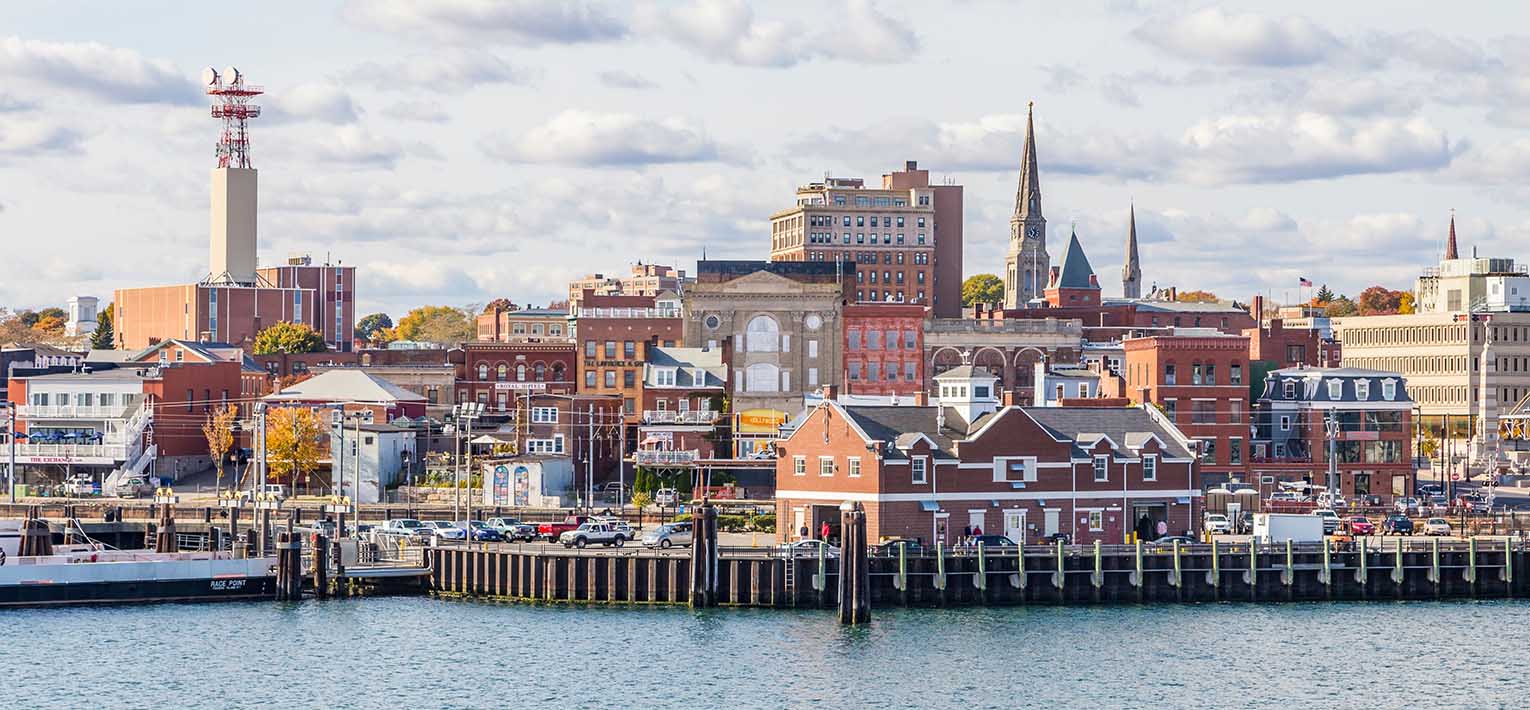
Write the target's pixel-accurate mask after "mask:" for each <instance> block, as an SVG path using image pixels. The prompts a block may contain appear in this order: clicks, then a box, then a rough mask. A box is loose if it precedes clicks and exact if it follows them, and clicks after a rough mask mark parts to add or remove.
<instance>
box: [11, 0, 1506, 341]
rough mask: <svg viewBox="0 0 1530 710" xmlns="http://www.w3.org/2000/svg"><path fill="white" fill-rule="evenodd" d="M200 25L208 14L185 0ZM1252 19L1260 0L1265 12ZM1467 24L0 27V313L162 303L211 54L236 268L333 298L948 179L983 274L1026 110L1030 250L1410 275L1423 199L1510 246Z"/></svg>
mask: <svg viewBox="0 0 1530 710" xmlns="http://www.w3.org/2000/svg"><path fill="white" fill-rule="evenodd" d="M214 6H216V7H214ZM1277 7H1278V9H1276V8H1277ZM1525 15H1526V13H1525V11H1524V10H1522V9H1516V8H1514V6H1513V5H1510V4H1503V3H1443V4H1442V3H1438V2H1421V1H1417V2H1416V1H1411V0H1409V1H1397V0H1391V1H1388V2H1369V3H1362V2H1347V3H1335V2H1332V1H1331V0H1328V1H1325V2H1304V1H1301V0H1296V1H1291V2H1285V3H1280V4H1278V6H1276V5H1271V4H1269V3H1252V2H1250V3H1220V4H1202V3H1179V2H1164V3H1153V2H1131V1H1129V0H1115V1H1110V0H1103V1H1100V2H1078V3H1056V2H998V1H995V2H985V1H979V0H971V1H965V2H955V3H950V4H946V3H929V2H894V1H893V0H817V1H803V2H786V1H773V2H769V3H763V2H762V3H751V4H746V3H743V2H735V1H732V0H700V1H697V2H644V1H642V0H639V1H638V2H614V1H613V2H602V1H601V0H566V1H563V2H559V1H555V0H506V1H504V2H489V0H378V1H375V2H334V1H332V0H305V1H304V2H277V1H268V2H262V3H248V4H245V5H229V4H224V3H207V4H203V5H187V4H184V3H180V2H170V1H163V2H153V1H149V2H135V3H117V2H105V1H102V2H95V3H89V2H80V3H54V4H48V5H38V4H31V3H7V4H4V5H0V238H3V244H4V246H5V249H4V251H3V256H0V306H10V307H41V306H46V305H53V304H61V303H62V302H63V300H64V299H65V298H67V297H68V296H70V295H72V294H94V295H99V296H102V297H105V298H110V296H111V291H112V289H113V288H117V287H122V286H137V285H150V284H161V283H176V282H185V281H191V280H195V279H197V278H199V277H201V276H203V275H204V274H205V273H206V270H207V248H206V239H207V214H206V210H207V203H208V196H207V170H208V169H209V168H210V167H212V165H213V144H214V142H215V140H216V138H217V132H218V125H217V123H216V122H215V121H213V120H212V119H211V118H209V117H208V111H207V108H206V106H207V103H208V102H207V100H206V97H205V96H203V95H201V93H200V89H199V86H198V75H199V73H200V70H201V69H202V68H203V67H205V66H209V65H213V66H217V67H222V66H225V65H228V64H234V65H237V66H239V67H240V68H241V69H242V70H243V71H244V73H245V74H246V75H247V76H248V77H249V78H250V79H251V81H253V82H255V83H258V84H261V85H263V86H264V87H265V88H266V91H267V92H268V93H267V95H266V96H265V97H263V100H262V101H261V104H262V105H263V106H264V107H265V115H264V116H262V117H261V118H259V119H257V120H256V121H254V122H253V136H252V145H253V155H254V163H255V166H256V167H258V168H260V170H261V215H260V220H261V221H260V247H261V261H262V263H274V262H276V261H279V260H281V259H283V258H285V257H286V256H287V255H288V254H289V253H293V252H309V253H312V254H313V255H315V256H316V257H318V258H320V259H322V258H324V257H325V255H329V257H330V258H331V259H334V260H339V261H342V262H344V263H346V264H355V265H358V266H359V267H360V268H361V271H360V273H361V276H360V284H359V286H360V289H361V292H360V300H361V304H360V309H359V310H358V312H361V313H365V312H369V311H373V310H386V311H389V312H392V313H393V314H394V315H395V316H397V315H400V314H402V313H403V311H405V310H407V309H408V308H409V307H411V306H413V305H418V304H421V303H448V304H459V305H460V304H466V303H482V302H484V301H487V300H489V299H491V298H494V297H499V296H505V297H509V298H511V299H513V300H515V301H516V302H518V303H528V302H530V303H545V302H546V301H548V300H549V299H552V298H555V297H558V296H559V294H561V293H563V292H564V289H565V284H566V282H567V281H568V280H569V279H570V278H572V277H575V276H577V275H580V274H583V273H587V272H592V271H602V272H605V273H613V272H623V271H625V270H626V269H627V267H628V265H629V264H630V263H631V262H634V261H638V260H642V261H647V262H659V263H678V264H680V265H682V266H684V267H686V268H688V269H690V268H694V262H695V260H696V259H697V257H699V256H700V254H701V252H702V249H703V248H705V249H706V251H707V253H708V254H709V255H711V256H713V257H726V258H765V257H766V255H767V249H768V224H767V221H766V217H767V215H768V214H769V213H770V212H771V211H772V210H774V209H778V208H780V207H784V206H787V205H789V204H790V203H791V200H792V194H793V189H794V187H795V186H796V185H797V184H799V183H804V182H807V181H809V180H812V179H816V178H819V177H822V176H823V175H824V174H825V173H832V174H834V175H841V176H843V175H861V176H866V177H869V178H873V179H875V178H876V176H878V175H880V174H881V173H882V172H885V171H887V170H889V169H891V168H894V167H896V166H899V165H901V164H902V161H904V160H909V159H917V160H918V161H919V162H920V164H921V165H922V166H925V167H928V168H930V169H932V171H933V173H934V175H935V176H936V177H937V179H942V180H944V179H950V180H953V181H956V182H959V183H960V184H963V185H965V186H966V190H967V199H966V210H967V213H966V239H967V243H966V250H965V258H966V271H967V273H968V274H973V273H980V272H984V271H989V272H992V271H998V270H999V269H1000V267H1001V265H1002V258H1003V253H1004V249H1005V240H1006V239H1007V234H1008V217H1009V213H1010V210H1011V207H1012V204H1011V202H1012V200H1013V196H1014V190H1015V180H1016V171H1017V168H1018V156H1019V150H1020V141H1021V133H1020V131H1021V130H1022V128H1023V125H1024V114H1025V107H1026V103H1027V102H1028V101H1035V103H1036V123H1037V134H1038V135H1037V143H1038V154H1039V156H1040V163H1041V180H1042V193H1043V196H1044V211H1045V214H1046V216H1047V217H1048V219H1049V221H1050V240H1049V244H1050V246H1051V249H1052V253H1053V255H1054V258H1055V257H1056V256H1057V255H1058V254H1060V252H1061V250H1062V245H1063V244H1064V243H1065V242H1066V239H1067V233H1068V229H1069V226H1070V224H1076V225H1077V226H1076V229H1077V231H1078V234H1079V237H1080V239H1081V240H1082V241H1083V243H1084V246H1085V248H1086V249H1087V251H1088V253H1089V256H1090V258H1091V261H1092V262H1093V264H1094V266H1095V268H1096V270H1097V271H1098V272H1099V273H1100V274H1101V277H1102V278H1101V280H1102V282H1104V283H1105V288H1106V293H1107V294H1110V293H1111V292H1117V293H1119V289H1120V286H1119V277H1118V272H1119V268H1120V263H1121V250H1122V246H1123V242H1124V238H1125V231H1126V226H1125V225H1126V214H1127V205H1128V203H1129V202H1131V201H1133V200H1135V202H1136V206H1137V219H1138V230H1139V234H1140V236H1141V238H1142V240H1143V242H1144V243H1143V253H1142V257H1143V269H1144V273H1145V280H1146V281H1147V282H1149V283H1152V282H1157V283H1160V284H1173V285H1177V286H1179V287H1180V288H1181V289H1182V290H1187V289H1192V288H1201V289H1207V290H1211V291H1214V292H1216V293H1218V294H1221V295H1223V296H1227V297H1238V298H1246V297H1247V296H1249V295H1251V294H1253V293H1255V292H1265V291H1269V292H1272V293H1273V294H1274V295H1275V296H1276V297H1277V298H1280V297H1281V296H1282V295H1283V294H1285V293H1286V292H1288V291H1291V290H1292V289H1293V288H1294V285H1295V283H1296V281H1297V278H1298V277H1299V276H1305V277H1307V278H1310V279H1312V280H1314V281H1316V282H1319V283H1328V284H1331V285H1333V286H1334V287H1335V289H1336V290H1340V291H1345V292H1350V293H1353V292H1356V291H1358V290H1360V289H1362V288H1364V287H1365V286H1367V285H1370V284H1372V283H1378V282H1379V283H1384V284H1387V285H1389V286H1392V287H1394V288H1402V287H1408V286H1411V283H1412V278H1413V275H1414V274H1416V273H1417V271H1418V270H1419V269H1420V268H1421V267H1423V266H1426V265H1428V264H1431V263H1432V262H1433V261H1434V259H1435V258H1437V256H1438V254H1439V251H1440V249H1441V244H1442V241H1443V238H1444V235H1445V229H1446V223H1447V220H1448V219H1449V215H1450V210H1451V209H1455V210H1456V211H1457V215H1458V232H1459V234H1460V237H1461V239H1462V240H1463V248H1470V247H1472V246H1476V247H1480V249H1481V250H1482V251H1483V253H1484V254H1487V253H1492V254H1503V255H1509V256H1515V257H1526V258H1530V254H1524V253H1521V251H1520V249H1519V247H1521V246H1522V245H1525V244H1530V240H1527V237H1530V215H1527V213H1526V210H1525V209H1524V207H1523V205H1525V204H1526V198H1527V197H1530V191H1527V190H1526V189H1525V188H1524V187H1523V182H1524V181H1523V180H1522V176H1523V175H1525V174H1526V172H1527V169H1530V138H1526V137H1525V134H1524V130H1525V129H1526V128H1527V127H1530V79H1527V78H1526V77H1530V42H1527V41H1526V38H1525V37H1524V36H1512V35H1504V34H1501V32H1503V31H1505V30H1511V31H1512V30H1521V31H1523V30H1524V28H1526V27H1530V24H1527V22H1526V20H1527V17H1526V16H1525Z"/></svg>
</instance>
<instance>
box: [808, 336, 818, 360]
mask: <svg viewBox="0 0 1530 710" xmlns="http://www.w3.org/2000/svg"><path fill="white" fill-rule="evenodd" d="M807 349H808V351H807V356H808V357H818V341H816V340H809V341H807Z"/></svg>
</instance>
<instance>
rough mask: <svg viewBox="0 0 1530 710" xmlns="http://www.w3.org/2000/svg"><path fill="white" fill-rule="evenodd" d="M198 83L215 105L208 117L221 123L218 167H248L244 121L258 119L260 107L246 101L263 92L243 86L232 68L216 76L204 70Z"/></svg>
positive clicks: (214, 72) (248, 153) (248, 156)
mask: <svg viewBox="0 0 1530 710" xmlns="http://www.w3.org/2000/svg"><path fill="white" fill-rule="evenodd" d="M202 83H203V84H204V85H205V86H206V87H207V95H208V96H211V97H213V100H214V101H216V102H217V103H214V104H213V105H212V117H213V118H217V119H221V120H222V121H223V135H221V136H219V137H218V150H217V153H218V167H220V168H248V167H250V132H249V125H248V121H249V120H250V119H252V118H256V117H258V116H260V107H259V106H257V105H255V104H252V103H250V99H252V98H255V97H256V96H259V95H261V94H263V93H265V89H263V88H261V87H259V86H254V85H251V84H247V83H245V80H244V75H243V74H241V73H239V69H238V68H236V67H226V68H224V70H223V71H222V72H221V73H220V72H219V71H218V70H216V69H213V68H212V67H208V68H206V69H203V70H202Z"/></svg>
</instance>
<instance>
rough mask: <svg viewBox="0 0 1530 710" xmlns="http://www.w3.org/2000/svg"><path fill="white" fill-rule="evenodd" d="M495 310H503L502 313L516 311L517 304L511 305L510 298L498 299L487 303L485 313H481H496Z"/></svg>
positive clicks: (484, 308) (484, 307)
mask: <svg viewBox="0 0 1530 710" xmlns="http://www.w3.org/2000/svg"><path fill="white" fill-rule="evenodd" d="M495 309H498V310H501V311H509V310H514V309H515V304H514V303H511V302H510V299H508V298H496V299H494V300H492V301H489V302H488V303H485V304H484V306H483V311H481V312H483V313H493V312H494V311H495Z"/></svg>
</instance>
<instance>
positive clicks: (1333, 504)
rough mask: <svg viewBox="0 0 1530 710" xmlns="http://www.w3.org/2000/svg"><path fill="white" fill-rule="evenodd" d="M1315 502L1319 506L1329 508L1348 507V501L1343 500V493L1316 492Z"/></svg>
mask: <svg viewBox="0 0 1530 710" xmlns="http://www.w3.org/2000/svg"><path fill="white" fill-rule="evenodd" d="M1317 504H1318V505H1319V506H1320V507H1323V508H1330V509H1331V508H1348V507H1349V501H1346V500H1344V496H1343V495H1329V494H1327V493H1319V494H1318V497H1317Z"/></svg>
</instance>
